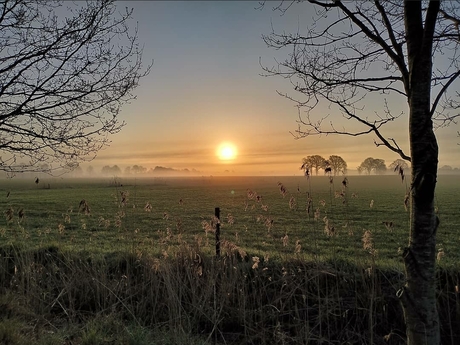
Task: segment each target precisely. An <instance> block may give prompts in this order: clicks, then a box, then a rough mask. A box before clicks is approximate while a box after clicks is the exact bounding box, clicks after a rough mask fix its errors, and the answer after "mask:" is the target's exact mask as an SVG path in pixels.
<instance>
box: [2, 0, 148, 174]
mask: <svg viewBox="0 0 460 345" xmlns="http://www.w3.org/2000/svg"><path fill="white" fill-rule="evenodd" d="M64 6H65V11H66V12H65V16H64V15H62V16H59V15H58V14H57V13H60V12H61V13H62V11H64ZM0 13H1V15H0V27H1V30H0V51H1V52H2V53H1V58H0V81H1V82H0V137H1V140H0V151H2V155H1V158H0V170H4V171H8V172H12V173H14V172H17V171H37V170H38V171H39V170H40V167H39V166H38V163H41V162H45V163H47V164H49V166H50V167H52V170H54V169H57V168H59V167H63V168H70V169H71V168H72V167H76V166H78V164H77V163H78V162H79V161H82V160H86V159H91V158H93V157H94V156H95V154H96V152H97V151H98V150H100V149H101V148H102V147H104V146H106V145H107V144H108V143H109V141H108V135H109V134H114V133H117V132H118V131H119V130H120V129H121V127H122V126H123V123H120V122H119V120H118V114H119V112H120V108H121V106H122V105H123V104H125V103H126V102H128V101H130V100H132V99H134V98H135V96H134V95H133V94H132V91H133V90H134V88H135V87H136V86H137V85H138V82H139V79H140V78H141V77H142V76H144V75H146V74H147V73H148V71H149V67H147V68H145V69H143V67H142V61H141V55H142V50H141V49H140V48H139V45H138V42H137V33H136V30H133V31H132V32H130V30H129V28H128V23H129V20H130V16H131V11H129V10H128V9H126V10H125V11H124V12H123V11H120V10H117V9H116V6H115V1H111V0H106V1H87V2H73V3H71V2H64V1H47V0H41V1H35V0H9V1H2V2H1V3H0ZM53 164H54V165H53ZM56 164H57V166H56Z"/></svg>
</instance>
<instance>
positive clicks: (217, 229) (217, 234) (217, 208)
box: [214, 207, 220, 257]
mask: <svg viewBox="0 0 460 345" xmlns="http://www.w3.org/2000/svg"><path fill="white" fill-rule="evenodd" d="M214 215H215V216H216V218H217V224H216V256H217V257H220V208H219V207H216V209H215V210H214Z"/></svg>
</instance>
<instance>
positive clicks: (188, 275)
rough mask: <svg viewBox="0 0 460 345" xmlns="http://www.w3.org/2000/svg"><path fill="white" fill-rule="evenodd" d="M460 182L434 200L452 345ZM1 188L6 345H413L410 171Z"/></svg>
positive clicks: (442, 299) (44, 182)
mask: <svg viewBox="0 0 460 345" xmlns="http://www.w3.org/2000/svg"><path fill="white" fill-rule="evenodd" d="M458 182H459V181H458V178H457V177H456V176H442V177H440V181H439V184H438V197H437V200H438V205H437V209H438V215H439V217H440V220H441V226H440V229H439V251H438V262H439V270H438V277H439V280H438V281H439V284H438V289H439V299H438V300H439V305H440V307H441V308H440V311H441V319H442V325H443V339H444V341H445V343H452V344H455V343H457V342H458V341H459V340H460V338H459V336H460V335H459V334H458V331H457V329H458V319H459V318H460V314H459V310H460V307H459V306H460V301H459V298H458V297H459V295H458V289H459V288H458V286H459V278H460V274H459V271H458V268H457V267H456V266H457V265H456V263H457V262H458V260H459V257H458V255H459V251H458V239H459V238H458V237H459V235H458V234H457V232H456V224H458V216H457V215H456V204H455V201H456V200H455V198H456V195H458V186H459V184H458ZM0 188H1V189H3V192H4V193H5V194H4V195H5V201H4V203H3V205H2V207H3V212H4V220H3V224H1V225H0V260H1V262H0V291H1V294H0V306H1V307H0V315H1V318H0V343H2V344H23V343H24V342H26V341H28V342H30V340H31V339H33V343H36V344H184V343H189V344H238V343H239V344H342V343H349V344H371V343H373V344H404V342H405V336H404V326H403V324H404V323H403V315H402V311H401V308H400V305H399V301H398V299H397V297H396V292H397V290H398V289H399V288H400V287H401V286H402V285H403V284H404V275H403V272H402V262H401V260H400V256H399V254H398V251H400V250H401V248H403V247H404V246H405V245H406V243H407V227H408V221H409V215H408V212H407V211H406V210H405V204H404V200H405V195H406V193H407V185H406V184H405V180H401V179H400V178H398V176H397V175H395V176H351V177H348V178H344V177H334V178H332V179H330V178H329V177H328V176H319V177H312V178H310V179H306V178H303V177H302V178H301V177H297V178H294V177H292V178H274V177H273V178H271V177H260V178H237V177H233V178H194V179H145V180H139V179H137V180H135V179H132V180H128V179H126V180H119V179H113V180H98V181H85V180H54V179H47V178H43V177H42V178H41V179H40V182H39V183H38V184H35V183H34V181H28V180H27V181H21V180H19V179H18V180H16V179H13V180H6V181H2V184H1V185H0ZM215 207H220V211H221V217H220V221H218V220H217V219H215V218H214V208H215ZM217 222H219V224H220V230H221V243H220V244H221V256H220V257H219V258H216V257H215V233H214V231H215V225H216V223H217Z"/></svg>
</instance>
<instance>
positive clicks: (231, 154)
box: [217, 143, 237, 161]
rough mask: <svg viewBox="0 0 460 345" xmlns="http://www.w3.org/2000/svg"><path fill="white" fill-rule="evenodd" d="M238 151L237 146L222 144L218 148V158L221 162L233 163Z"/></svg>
mask: <svg viewBox="0 0 460 345" xmlns="http://www.w3.org/2000/svg"><path fill="white" fill-rule="evenodd" d="M236 155H237V150H236V147H235V145H233V144H231V143H222V144H220V145H219V147H218V148H217V156H218V157H219V159H220V160H223V161H231V160H234V159H235V158H236Z"/></svg>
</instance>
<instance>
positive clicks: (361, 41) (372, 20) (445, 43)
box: [262, 0, 460, 161]
mask: <svg viewBox="0 0 460 345" xmlns="http://www.w3.org/2000/svg"><path fill="white" fill-rule="evenodd" d="M296 2H298V1H288V2H287V1H282V2H281V3H280V4H279V5H278V6H277V7H276V9H278V10H281V11H284V10H288V9H289V10H293V7H294V4H295V3H296ZM300 2H301V3H302V4H300V5H299V6H309V8H310V9H311V10H312V11H311V12H310V13H312V14H313V17H314V19H313V22H311V23H310V25H308V27H307V28H306V29H305V30H300V29H299V30H298V31H297V32H292V33H286V32H282V33H278V32H275V31H273V32H272V33H271V34H269V35H267V36H264V40H265V42H266V44H267V45H268V46H270V47H273V48H276V49H278V50H283V49H288V53H287V54H286V55H287V58H286V59H284V60H282V61H276V64H275V66H273V67H267V66H265V65H264V66H262V67H263V69H264V71H265V75H266V76H274V75H276V76H282V77H284V78H286V79H288V80H289V81H290V82H291V84H292V87H293V90H294V91H295V92H294V93H293V94H291V93H284V92H279V93H280V94H281V95H283V96H285V97H287V98H288V99H290V100H293V101H295V102H296V104H297V105H298V107H299V120H298V125H299V126H298V129H297V130H296V131H295V132H294V134H295V136H296V137H297V138H302V137H305V136H310V135H319V134H326V135H327V134H342V135H348V136H360V135H364V134H374V135H375V136H376V137H377V138H376V139H377V140H376V145H378V146H380V145H383V146H386V147H388V148H389V149H390V150H392V151H394V152H396V153H398V155H399V156H400V157H401V158H403V159H405V160H409V161H410V157H409V155H408V154H406V153H405V152H404V150H403V149H402V148H401V147H400V146H398V144H397V142H396V141H395V140H394V139H392V138H388V137H387V134H385V132H384V129H385V128H386V127H385V125H387V124H389V123H391V122H393V121H395V120H397V119H398V118H400V117H401V116H402V115H403V113H401V112H399V113H396V114H395V113H393V112H392V111H391V107H390V106H389V105H388V103H387V101H388V100H389V99H390V98H391V99H395V96H396V97H402V98H403V99H405V100H406V101H407V99H408V97H410V94H411V89H410V82H409V81H410V78H411V75H410V73H409V71H410V68H409V61H408V54H407V52H408V50H407V49H408V47H407V42H406V36H405V35H406V32H405V24H404V7H403V2H402V1H384V0H382V1H379V0H375V1H333V0H330V1H328V0H324V1H319V0H309V1H300ZM423 4H425V2H423ZM314 11H315V12H314ZM430 13H431V12H430V10H429V6H427V7H426V8H424V9H423V14H424V18H421V20H425V19H426V17H427V16H429V15H430ZM432 13H434V11H432ZM436 20H437V23H436V27H435V30H436V31H435V33H434V43H433V56H434V67H433V72H432V78H431V85H432V95H433V97H432V102H431V110H430V111H431V115H432V120H433V121H434V122H435V125H436V126H445V125H448V124H450V123H452V122H455V120H456V119H457V118H458V117H459V116H460V112H459V109H460V102H459V100H460V98H459V96H460V95H459V92H458V91H456V90H458V89H459V86H460V85H459V83H458V77H459V76H460V59H459V43H460V30H459V23H460V5H459V4H458V3H457V2H455V1H443V2H442V3H441V10H440V12H439V15H438V16H437V19H436ZM427 23H431V21H427ZM422 29H423V27H422ZM429 29H430V28H429V27H425V30H429ZM422 38H423V37H421V38H420V39H422ZM449 90H450V91H449ZM374 95H375V96H374ZM370 99H372V100H375V99H381V100H382V101H383V102H384V103H383V104H382V105H381V106H378V107H377V106H376V105H375V104H374V103H372V102H373V101H370ZM320 104H322V107H321V109H320V110H318V108H319V107H318V106H319V105H320ZM382 108H383V110H379V109H382ZM323 109H329V111H330V113H329V114H324V112H323V111H322V110H323ZM335 113H340V114H341V115H342V116H343V117H344V118H345V119H347V120H351V121H347V122H344V121H340V119H337V117H334V119H332V118H333V116H330V115H334V114H335Z"/></svg>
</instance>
